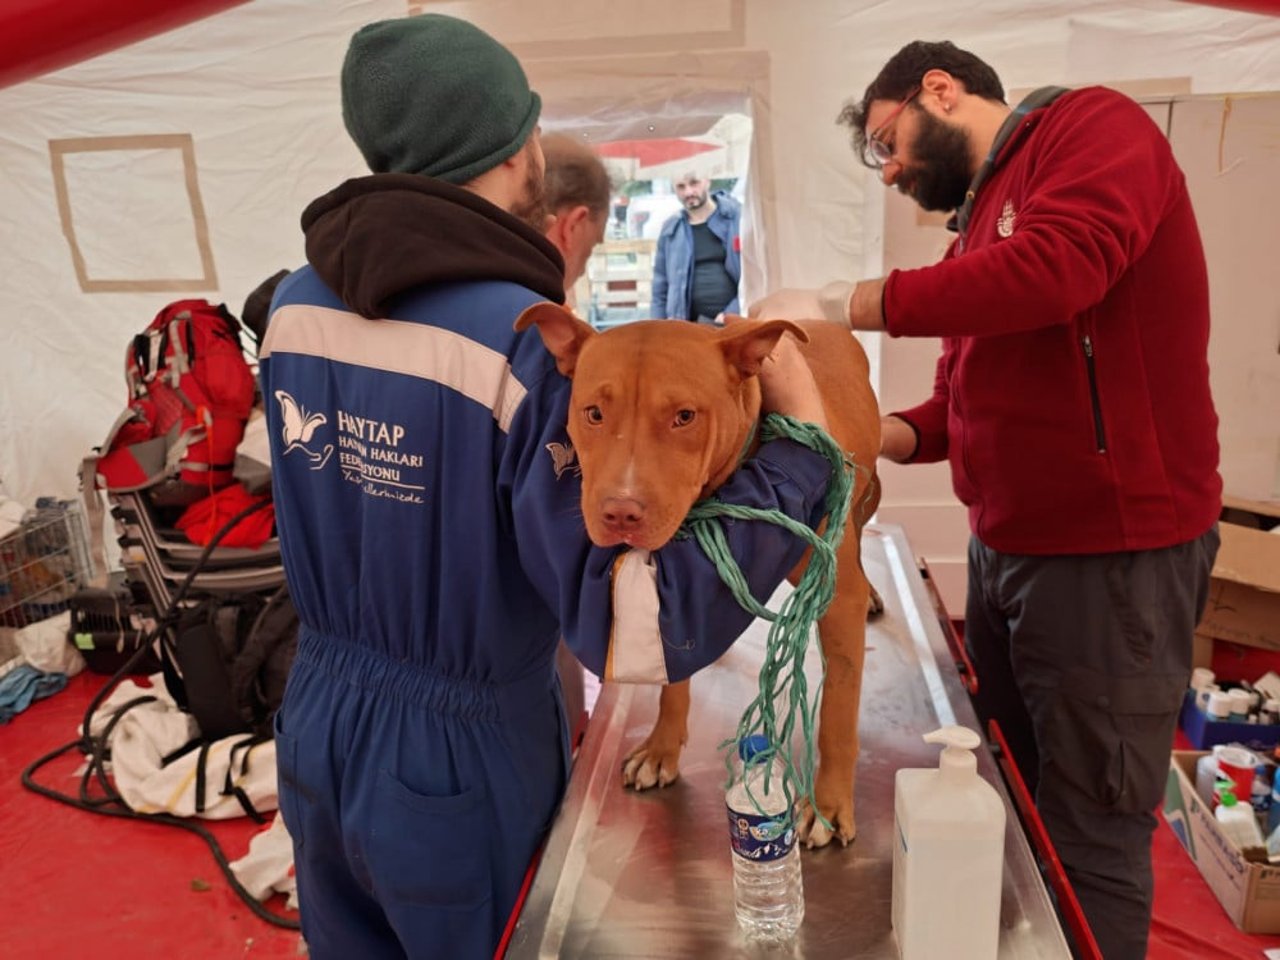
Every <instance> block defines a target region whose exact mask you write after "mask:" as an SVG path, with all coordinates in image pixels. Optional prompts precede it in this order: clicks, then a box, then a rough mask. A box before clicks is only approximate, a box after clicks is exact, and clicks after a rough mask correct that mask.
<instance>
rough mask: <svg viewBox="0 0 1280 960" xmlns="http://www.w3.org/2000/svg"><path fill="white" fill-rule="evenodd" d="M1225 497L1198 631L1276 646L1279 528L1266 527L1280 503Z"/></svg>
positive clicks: (1279, 643)
mask: <svg viewBox="0 0 1280 960" xmlns="http://www.w3.org/2000/svg"><path fill="white" fill-rule="evenodd" d="M1223 503H1224V506H1225V507H1226V509H1225V510H1224V513H1223V520H1222V521H1221V522H1220V523H1219V524H1218V533H1219V535H1220V536H1221V538H1222V546H1221V547H1220V548H1219V550H1218V559H1217V562H1216V563H1215V564H1214V565H1213V578H1212V580H1211V581H1210V584H1209V602H1208V604H1207V606H1206V607H1205V611H1204V617H1203V618H1202V619H1201V621H1200V626H1199V627H1197V628H1196V632H1197V633H1198V634H1200V635H1202V636H1206V637H1212V638H1213V639H1215V640H1228V641H1230V642H1231V643H1241V644H1245V645H1246V646H1251V647H1261V648H1263V649H1266V650H1276V651H1280V534H1276V533H1269V532H1267V529H1268V528H1269V527H1271V526H1274V525H1275V522H1276V518H1277V517H1280V504H1276V503H1270V502H1260V501H1252V500H1239V499H1236V498H1231V497H1224V498H1223ZM1232 518H1235V519H1236V520H1240V521H1246V522H1249V523H1253V524H1255V525H1256V527H1250V526H1245V525H1244V523H1241V522H1233V521H1232Z"/></svg>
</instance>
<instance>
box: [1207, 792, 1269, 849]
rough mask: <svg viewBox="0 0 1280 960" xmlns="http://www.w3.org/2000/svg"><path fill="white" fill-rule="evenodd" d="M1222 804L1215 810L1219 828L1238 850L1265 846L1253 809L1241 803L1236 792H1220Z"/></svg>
mask: <svg viewBox="0 0 1280 960" xmlns="http://www.w3.org/2000/svg"><path fill="white" fill-rule="evenodd" d="M1220 797H1221V800H1222V802H1221V803H1219V804H1218V805H1217V807H1215V808H1214V810H1213V815H1214V817H1215V818H1217V821H1218V826H1220V827H1221V828H1222V832H1223V833H1225V834H1226V835H1227V839H1228V840H1230V841H1231V842H1232V843H1233V844H1235V846H1236V849H1237V850H1244V849H1245V848H1247V847H1261V846H1265V844H1266V840H1265V839H1264V838H1263V836H1262V829H1261V828H1260V827H1259V826H1258V818H1257V817H1256V816H1254V813H1253V807H1251V806H1249V804H1247V803H1240V802H1239V801H1238V800H1237V799H1236V795H1235V791H1233V790H1231V789H1230V788H1223V789H1222V790H1221V791H1220Z"/></svg>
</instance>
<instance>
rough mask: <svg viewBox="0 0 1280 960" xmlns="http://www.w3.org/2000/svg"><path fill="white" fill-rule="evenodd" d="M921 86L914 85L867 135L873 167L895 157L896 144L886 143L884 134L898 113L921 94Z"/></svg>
mask: <svg viewBox="0 0 1280 960" xmlns="http://www.w3.org/2000/svg"><path fill="white" fill-rule="evenodd" d="M920 90H921V88H920V87H918V86H917V87H913V88H912V90H911V92H910V93H908V94H907V95H906V96H905V97H903V98H902V99H901V100H900V101H898V105H897V106H896V107H894V108H893V109H892V110H890V111H889V115H888V116H887V117H885V118H884V122H883V123H881V124H880V126H878V127H876V128H875V130H874V131H872V133H871V135H870V136H869V137H867V149H866V157H867V164H868V165H869V166H873V167H883V166H884V165H885V164H886V163H888V162H889V161H890V160H892V159H893V151H894V146H895V145H894V144H892V143H886V142H885V140H884V139H883V137H882V134H883V133H884V132H885V130H887V129H888V128H889V124H891V123H893V122H894V121H895V120H897V119H898V114H900V113H902V111H903V110H904V109H905V108H906V106H907V104H908V103H910V102H911V101H912V100H914V99H915V98H916V97H917V96H919V94H920Z"/></svg>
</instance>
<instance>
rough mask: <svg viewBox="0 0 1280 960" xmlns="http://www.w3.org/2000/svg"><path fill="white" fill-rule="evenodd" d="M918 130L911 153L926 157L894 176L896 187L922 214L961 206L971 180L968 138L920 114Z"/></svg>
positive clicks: (944, 124)
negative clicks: (924, 211) (913, 202)
mask: <svg viewBox="0 0 1280 960" xmlns="http://www.w3.org/2000/svg"><path fill="white" fill-rule="evenodd" d="M919 114H920V127H919V132H918V133H917V134H916V139H915V143H914V144H912V146H911V152H912V154H914V155H915V156H917V157H927V158H928V159H927V160H923V161H921V162H920V163H919V165H912V166H911V167H909V168H908V169H906V170H904V171H903V172H902V173H901V174H899V175H898V183H897V187H898V189H899V190H900V191H902V192H903V193H905V194H907V195H908V196H909V197H911V198H912V199H913V200H915V202H916V203H918V204H919V205H920V206H921V207H923V208H924V209H925V210H934V211H942V212H948V211H951V210H955V209H956V208H957V207H959V206H960V205H961V204H962V203H964V195H965V192H966V191H967V190H968V189H969V182H970V181H971V180H972V179H973V172H972V171H971V170H970V168H969V135H968V134H967V133H966V132H965V131H964V130H962V129H961V128H960V127H953V126H952V125H951V124H949V123H946V122H944V121H942V120H939V119H938V118H937V117H935V116H934V115H933V114H931V113H929V112H928V111H927V110H920V112H919Z"/></svg>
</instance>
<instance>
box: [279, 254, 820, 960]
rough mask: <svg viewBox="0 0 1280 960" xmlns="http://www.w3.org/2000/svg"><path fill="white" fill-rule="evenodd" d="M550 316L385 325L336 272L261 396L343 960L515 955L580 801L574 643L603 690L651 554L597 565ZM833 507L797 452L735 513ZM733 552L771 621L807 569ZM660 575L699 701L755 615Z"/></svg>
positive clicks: (294, 293) (304, 884)
mask: <svg viewBox="0 0 1280 960" xmlns="http://www.w3.org/2000/svg"><path fill="white" fill-rule="evenodd" d="M540 299H541V298H540V297H538V296H537V295H536V294H534V293H532V292H531V291H529V290H527V289H525V288H524V287H521V286H518V285H516V284H514V283H508V282H489V281H486V282H481V283H469V284H458V283H452V284H444V283H441V284H433V285H430V286H426V287H422V288H420V289H418V290H416V291H414V292H412V293H410V294H408V295H406V296H405V297H404V298H402V299H401V300H400V301H399V302H398V303H397V305H396V308H395V312H394V313H393V317H394V318H395V319H390V320H367V319H364V318H362V317H360V316H358V315H357V314H355V313H353V312H351V311H349V310H348V309H347V308H346V307H345V306H344V305H343V304H342V302H341V301H340V300H339V299H338V298H337V297H336V296H335V295H334V294H333V293H331V292H330V291H329V289H328V288H327V287H326V286H325V284H323V283H322V282H321V281H320V280H319V279H318V277H317V276H316V274H315V273H314V272H313V270H312V268H311V267H305V268H303V269H301V270H299V271H297V272H295V273H294V274H292V275H290V277H288V278H287V279H286V280H285V281H284V282H283V283H282V284H281V286H280V288H279V289H278V291H277V293H276V296H275V301H274V303H273V308H272V319H271V322H270V325H269V328H268V333H267V337H266V339H265V341H264V344H263V349H262V359H261V377H262V387H263V396H264V400H265V403H266V405H267V410H268V421H269V427H270V435H271V443H272V460H273V469H274V484H275V507H276V517H277V523H278V526H279V533H280V542H281V548H282V551H283V558H284V564H285V569H286V573H287V576H288V582H289V587H290V590H291V593H292V596H293V600H294V603H295V605H296V607H297V610H298V615H299V618H300V621H301V624H302V627H301V633H300V638H299V647H298V654H297V660H296V662H295V664H294V667H293V671H292V673H291V675H290V679H289V684H288V689H287V692H286V695H285V698H284V704H283V706H282V708H281V710H280V712H279V714H278V716H277V720H276V741H277V749H278V758H279V760H278V762H279V771H280V803H281V811H282V813H283V815H284V819H285V823H286V825H287V826H288V828H289V831H290V834H291V836H292V838H293V841H294V844H295V863H296V871H297V876H298V891H299V898H300V902H301V906H302V924H303V934H304V936H305V938H306V940H307V943H308V946H309V948H310V950H311V954H312V956H313V957H316V958H317V960H325V958H330V957H332V958H342V960H354V958H359V960H376V958H381V957H403V956H406V955H407V956H410V957H415V958H416V957H424V958H436V957H438V958H449V960H466V958H487V957H489V956H491V955H492V953H493V949H494V946H495V944H496V942H497V941H498V938H499V936H500V934H501V931H502V928H503V926H504V924H505V922H506V920H507V917H508V914H509V913H510V911H511V909H512V907H513V904H514V903H515V901H516V898H517V894H518V890H519V886H520V884H521V881H522V879H523V876H524V873H525V871H526V868H527V866H528V864H529V862H530V859H531V858H532V857H533V855H534V853H535V851H536V850H537V848H538V846H539V844H540V843H541V841H542V839H543V838H544V836H545V833H546V830H547V829H548V826H549V824H550V823H551V820H552V818H553V817H554V815H555V811H556V808H557V804H558V803H559V800H560V797H561V795H562V792H563V789H564V786H565V781H566V777H567V768H568V762H567V744H568V739H567V731H566V728H565V719H564V712H563V709H562V706H561V704H560V702H559V690H558V685H557V681H556V675H555V671H554V654H555V649H556V644H557V642H558V638H559V636H560V635H561V633H562V632H563V634H564V636H565V638H566V640H567V641H568V643H569V645H570V646H571V648H572V649H573V650H574V652H575V653H576V654H577V655H578V657H579V658H580V659H581V660H582V661H583V663H584V664H585V665H586V666H587V667H588V668H589V669H591V670H593V671H595V672H596V673H598V674H602V673H603V672H604V669H605V662H606V657H608V656H609V653H610V651H609V644H610V642H611V629H612V626H613V624H612V621H611V615H612V598H611V590H612V588H613V577H612V572H613V570H614V566H615V561H618V560H619V556H620V553H625V552H626V551H625V549H622V548H612V549H607V550H606V549H600V548H596V547H594V546H592V545H591V543H590V542H589V541H588V540H587V538H586V534H585V531H584V529H583V526H582V518H581V509H580V505H579V498H580V484H579V480H578V477H577V474H576V471H575V469H574V466H573V461H572V456H571V454H572V447H571V445H570V442H569V439H568V436H567V433H566V432H565V423H566V411H567V403H568V398H569V390H570V382H569V381H568V380H567V379H565V378H564V377H562V376H561V375H560V374H559V373H558V372H557V371H556V369H555V364H554V361H553V360H552V358H551V357H550V355H549V354H548V353H547V352H546V350H545V348H544V347H543V345H542V342H541V340H540V338H539V336H538V334H537V333H536V331H530V332H528V333H524V334H516V333H514V332H513V330H512V324H513V322H514V320H515V318H516V317H517V316H518V315H519V313H520V312H521V310H522V309H524V308H525V307H526V306H528V305H530V304H531V303H534V302H537V301H538V300H540ZM828 480H829V471H828V468H827V466H826V464H825V462H824V461H823V460H821V458H819V457H818V456H817V455H816V454H814V453H812V452H811V451H808V450H805V449H803V448H801V447H798V446H796V445H794V444H792V443H790V442H787V441H774V442H772V443H769V444H766V445H765V446H763V447H762V448H761V450H760V451H759V453H758V455H757V456H756V457H755V458H753V459H752V460H750V461H748V462H747V463H746V464H744V466H743V467H742V468H741V469H740V470H739V471H738V473H737V474H736V475H735V478H734V479H733V480H732V481H731V482H730V483H729V484H728V485H726V486H725V487H724V488H722V496H723V498H724V499H726V500H728V501H730V502H739V503H745V504H750V505H753V506H759V507H765V508H768V507H776V508H779V509H782V510H783V511H785V512H786V513H788V514H789V515H791V516H793V517H795V518H797V519H800V520H802V521H805V522H808V523H811V524H813V523H816V522H817V520H818V519H819V516H820V513H821V509H822V498H823V496H824V494H825V490H826V485H827V482H828ZM729 538H730V543H731V545H732V548H733V550H734V553H735V555H736V556H737V557H738V559H739V561H740V562H741V564H742V565H743V568H744V571H746V573H747V577H748V582H749V583H750V584H751V585H752V587H753V588H754V590H755V592H756V595H757V596H762V597H767V596H768V595H769V593H770V591H771V590H772V589H773V588H774V587H775V586H776V585H777V584H778V583H779V582H781V580H782V578H783V577H784V576H785V574H786V572H787V570H788V569H789V568H790V567H791V566H793V565H794V564H795V563H796V562H797V561H798V559H799V557H800V555H801V552H802V550H803V544H802V543H800V542H799V541H798V540H795V539H794V538H792V537H791V536H790V535H789V534H786V533H785V532H783V531H782V530H781V529H780V528H778V527H775V526H773V525H770V524H757V523H737V524H733V525H732V527H731V529H730V537H729ZM623 559H627V558H623ZM641 559H644V558H641ZM648 559H649V563H650V565H651V568H653V569H654V570H655V583H656V591H657V594H658V597H659V600H660V609H661V613H660V617H659V621H658V623H657V624H654V625H653V626H654V629H653V630H652V636H653V637H654V638H655V640H654V650H653V651H651V652H653V653H655V654H656V655H657V658H658V659H657V662H658V663H659V664H660V665H661V666H662V668H663V669H664V670H665V673H666V679H668V680H678V679H682V678H684V677H687V676H688V675H689V674H690V673H691V672H693V671H694V670H696V669H698V668H699V667H702V666H704V665H706V664H709V663H711V662H712V661H714V660H715V659H716V658H717V657H719V656H720V655H721V653H723V652H724V650H725V649H726V648H727V646H728V645H729V644H730V643H731V642H732V640H733V639H734V638H736V637H737V636H738V635H739V634H740V633H741V631H742V630H743V629H744V628H745V627H746V625H747V624H748V622H749V620H750V616H749V614H746V613H745V612H744V611H742V610H741V608H740V607H738V605H737V603H736V601H734V599H733V598H732V596H731V594H730V593H729V591H728V590H727V589H726V588H725V587H724V586H723V585H722V584H721V583H720V581H719V578H718V577H717V575H716V574H715V572H714V570H713V568H712V566H711V564H710V563H709V561H707V559H706V558H705V557H704V556H702V555H701V554H700V553H699V551H698V549H697V547H696V545H695V544H694V543H693V541H692V540H687V541H682V542H679V543H673V544H672V545H670V546H669V547H667V548H664V549H663V550H662V551H659V552H658V553H656V554H654V555H653V557H652V558H648ZM659 630H660V634H659ZM628 659H630V660H633V661H634V660H635V658H634V657H631V658H628V657H624V656H621V655H619V654H617V652H616V651H615V662H626V661H627V660H628ZM641 659H643V658H641ZM650 662H652V658H650ZM619 679H627V678H626V677H619ZM634 679H653V677H643V678H642V677H635V678H634ZM659 679H661V678H659Z"/></svg>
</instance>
